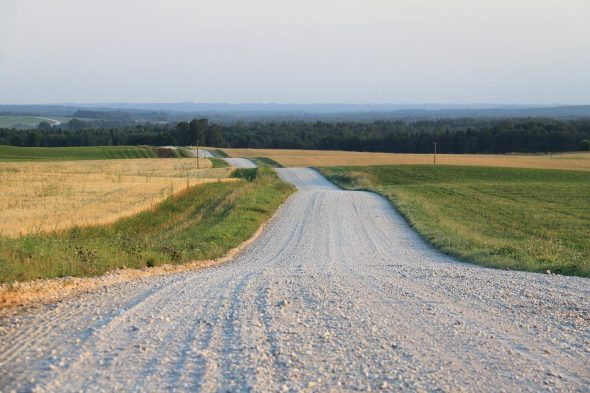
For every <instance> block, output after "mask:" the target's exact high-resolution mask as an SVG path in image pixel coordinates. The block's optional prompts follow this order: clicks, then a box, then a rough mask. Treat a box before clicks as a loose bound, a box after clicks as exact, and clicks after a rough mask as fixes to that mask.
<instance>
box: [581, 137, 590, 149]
mask: <svg viewBox="0 0 590 393" xmlns="http://www.w3.org/2000/svg"><path fill="white" fill-rule="evenodd" d="M578 150H579V151H590V139H584V140H583V141H582V143H580V147H579V148H578Z"/></svg>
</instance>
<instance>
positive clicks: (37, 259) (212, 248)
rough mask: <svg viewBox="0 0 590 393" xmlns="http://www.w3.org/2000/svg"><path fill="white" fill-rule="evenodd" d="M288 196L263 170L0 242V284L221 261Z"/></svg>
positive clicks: (286, 188)
mask: <svg viewBox="0 0 590 393" xmlns="http://www.w3.org/2000/svg"><path fill="white" fill-rule="evenodd" d="M292 192H293V188H292V187H291V186H289V185H287V184H285V183H283V182H282V181H281V180H280V179H279V178H278V177H277V176H276V174H275V173H274V172H273V171H272V170H270V169H261V170H259V171H257V173H256V177H255V178H253V179H251V180H250V181H248V180H238V181H233V182H215V183H208V184H203V185H198V186H194V187H190V188H188V189H186V190H185V191H183V192H181V193H180V194H176V195H173V196H170V197H168V198H167V199H166V200H165V201H163V202H162V203H160V204H159V205H157V206H156V207H154V208H152V209H150V210H148V211H144V212H142V213H139V214H137V215H135V216H132V217H129V218H124V219H121V220H118V221H116V222H114V223H113V224H110V225H102V226H93V227H84V228H72V229H69V230H66V231H58V232H54V233H51V234H32V235H27V236H23V237H19V238H17V239H9V238H5V237H3V238H0V282H2V283H8V282H13V281H15V280H18V281H25V280H32V279H37V278H52V277H64V276H95V275H100V274H103V273H105V272H107V271H109V270H112V269H116V268H120V267H123V266H125V267H128V268H141V267H152V266H157V265H161V264H180V263H183V262H187V261H191V260H205V259H212V258H217V257H221V256H222V255H224V254H225V253H226V252H227V251H228V250H230V249H231V248H234V247H236V246H238V245H239V244H240V243H242V242H244V241H245V240H247V239H248V238H249V237H251V236H252V235H253V234H254V233H255V232H256V230H257V229H258V228H259V226H260V225H261V224H262V223H263V222H265V221H266V220H268V219H269V218H270V217H271V216H272V214H273V213H274V212H275V210H276V209H277V208H278V207H279V205H280V204H281V203H282V202H283V201H284V200H285V199H286V198H287V197H288V196H289V195H290V194H291V193H292Z"/></svg>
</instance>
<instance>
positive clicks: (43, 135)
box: [0, 118, 590, 153]
mask: <svg viewBox="0 0 590 393" xmlns="http://www.w3.org/2000/svg"><path fill="white" fill-rule="evenodd" d="M197 140H198V141H199V144H200V145H207V146H216V147H238V148H277V149H278V148H282V149H323V150H354V151H371V152H395V153H429V152H432V150H433V142H436V143H437V148H438V151H439V152H440V153H511V152H520V153H537V152H560V151H575V150H590V119H578V120H553V119H545V118H530V119H520V118H519V119H502V120H498V119H443V120H423V121H415V122H408V121H374V122H358V121H357V122H353V121H346V122H321V121H316V122H306V121H276V122H274V121H266V122H248V123H246V122H237V123H234V124H230V125H219V124H211V123H209V121H208V120H207V119H194V120H192V121H190V122H179V123H176V124H149V123H148V124H140V125H136V126H133V127H117V128H102V127H101V128H92V127H91V126H90V125H89V124H88V123H85V122H84V121H81V120H78V119H74V120H72V121H71V122H69V123H66V124H63V125H59V126H50V125H49V124H41V125H40V127H39V128H38V129H35V130H28V131H23V130H14V129H5V128H4V129H0V144H3V145H14V146H48V147H50V146H110V145H158V146H164V145H179V146H184V145H195V144H196V143H197Z"/></svg>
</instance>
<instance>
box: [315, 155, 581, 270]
mask: <svg viewBox="0 0 590 393" xmlns="http://www.w3.org/2000/svg"><path fill="white" fill-rule="evenodd" d="M321 172H322V173H323V174H324V175H326V176H327V177H328V178H329V179H330V180H331V181H333V182H334V183H336V184H338V185H339V186H341V187H343V188H347V189H366V190H371V191H375V192H378V193H380V194H382V195H384V196H385V197H387V198H388V199H389V200H390V201H392V202H393V204H394V205H395V206H396V207H397V208H398V210H399V211H400V212H401V213H402V214H403V215H404V216H405V217H406V219H407V220H408V221H409V223H410V224H411V225H412V226H413V227H414V228H415V229H416V230H417V231H418V232H419V233H420V234H421V235H422V236H423V237H424V238H425V239H426V240H428V241H429V242H430V243H431V244H433V245H434V246H435V247H437V248H438V249H440V250H442V251H443V252H445V253H448V254H450V255H453V256H455V257H458V258H460V259H462V260H464V261H469V262H473V263H478V264H481V265H485V266H490V267H497V268H508V269H518V270H528V271H535V272H543V271H545V270H551V272H555V273H560V274H567V275H579V276H585V277H590V173H585V172H573V171H559V170H536V169H510V168H489V167H488V168H484V167H459V166H436V167H435V166H425V165H423V166H413V165H408V166H403V165H399V166H374V167H326V168H322V169H321Z"/></svg>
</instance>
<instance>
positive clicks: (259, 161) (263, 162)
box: [251, 157, 284, 168]
mask: <svg viewBox="0 0 590 393" xmlns="http://www.w3.org/2000/svg"><path fill="white" fill-rule="evenodd" d="M251 160H252V161H254V163H255V164H256V165H258V166H266V167H270V168H284V166H282V165H281V164H279V163H278V162H276V161H275V160H273V159H272V158H268V157H254V158H251Z"/></svg>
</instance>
